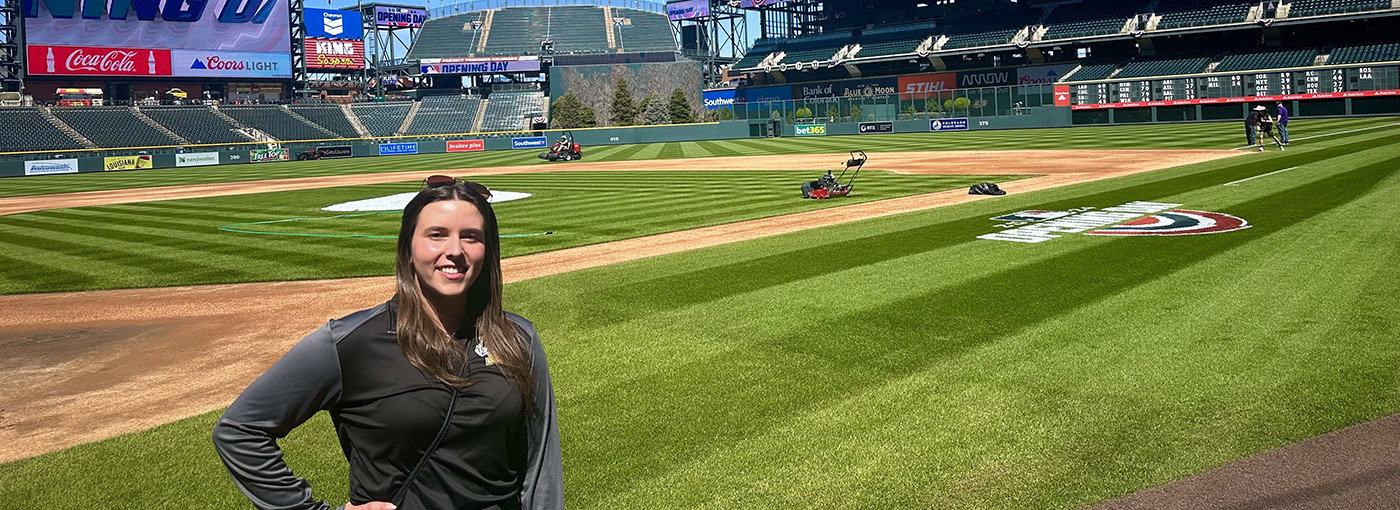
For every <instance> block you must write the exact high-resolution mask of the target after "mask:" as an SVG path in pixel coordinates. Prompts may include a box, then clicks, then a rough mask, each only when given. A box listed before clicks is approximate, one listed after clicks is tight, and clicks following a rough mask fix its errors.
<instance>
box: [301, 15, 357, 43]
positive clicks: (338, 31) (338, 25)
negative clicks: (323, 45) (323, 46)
mask: <svg viewBox="0 0 1400 510" xmlns="http://www.w3.org/2000/svg"><path fill="white" fill-rule="evenodd" d="M303 12H305V14H304V15H303V18H302V19H305V20H306V36H307V37H319V38H322V39H364V37H365V24H364V21H363V18H361V17H360V13H359V11H333V10H330V9H311V8H306V9H303Z"/></svg>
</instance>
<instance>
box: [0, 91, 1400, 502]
mask: <svg viewBox="0 0 1400 510" xmlns="http://www.w3.org/2000/svg"><path fill="white" fill-rule="evenodd" d="M1290 128H1291V129H1290V130H1291V132H1292V136H1293V139H1294V143H1293V144H1292V146H1290V147H1288V150H1287V151H1286V152H1280V151H1278V150H1277V149H1276V148H1270V150H1269V151H1268V152H1265V153H1262V154H1261V153H1255V152H1253V151H1252V150H1249V151H1244V150H1231V149H1237V148H1239V145H1242V138H1243V135H1242V133H1240V131H1242V130H1241V129H1240V125H1239V124H1238V123H1233V122H1232V123H1219V124H1183V125H1140V126H1105V127H1082V128H1071V129H1040V130H1018V131H980V132H979V131H972V132H961V133H927V134H891V135H867V136H856V137H813V138H797V139H790V138H783V139H753V140H728V141H708V142H693V143H689V142H688V143H667V144H650V145H618V146H607V147H590V148H587V149H586V150H587V152H586V154H587V159H585V161H583V162H575V163H555V164H548V163H544V162H542V161H539V160H537V159H536V158H535V157H534V153H533V152H528V151H518V152H487V153H477V154H469V155H458V154H452V155H422V156H399V157H379V158H368V159H351V160H324V161H315V162H288V163H275V164H266V165H236V166H221V167H204V168H182V169H168V170H141V171H129V172H114V173H103V174H77V175H60V176H44V177H31V178H14V179H5V180H0V350H3V352H4V353H5V355H4V356H0V379H3V380H4V381H6V384H4V385H0V462H3V464H0V508H32V507H38V508H80V507H131V506H138V505H139V506H141V507H144V508H246V507H248V503H247V501H246V499H244V497H243V496H242V494H240V493H239V492H238V491H237V489H236V488H235V487H234V486H233V484H232V482H231V481H230V479H229V477H228V475H227V474H226V473H225V471H224V468H223V466H222V464H220V462H219V459H218V457H217V455H216V454H215V453H214V450H213V447H212V443H211V442H210V440H209V436H210V432H211V428H212V426H213V423H214V421H215V420H216V419H217V418H218V416H219V414H220V413H221V412H222V407H223V406H226V405H227V404H228V403H230V402H231V401H232V400H233V399H234V398H235V397H236V396H237V395H238V392H239V391H240V390H241V389H242V388H243V387H244V386H246V385H247V384H248V382H250V381H251V380H252V379H253V378H255V377H256V376H257V375H258V374H260V373H261V372H262V371H263V370H265V369H266V368H267V367H268V366H270V365H271V364H272V363H273V362H274V361H276V359H277V358H278V357H280V356H281V354H282V353H284V352H286V350H287V349H288V348H290V346H291V345H293V344H294V343H295V342H296V341H297V340H299V339H300V338H301V336H302V335H304V334H306V333H309V332H310V331H311V330H312V329H314V328H315V327H316V326H317V325H319V324H321V323H323V322H324V321H325V320H327V319H330V318H334V317H339V316H342V315H345V314H347V313H349V312H352V311H354V310H358V309H361V308H366V307H369V306H373V305H374V304H377V303H378V302H381V301H383V300H385V299H387V298H388V297H389V296H390V295H391V293H392V288H393V286H392V280H391V278H390V277H388V275H390V274H391V273H392V269H393V268H392V252H393V245H394V241H393V239H392V236H393V235H394V234H395V233H396V231H397V227H398V221H399V219H400V217H399V215H398V214H397V213H396V212H395V211H393V210H392V209H387V210H360V211H343V210H339V211H327V210H323V208H327V207H330V206H334V205H337V204H346V203H351V202H355V201H362V200H369V199H376V198H382V197H389V196H393V195H396V194H401V193H410V192H413V191H416V190H417V189H419V187H420V186H421V179H422V178H423V177H424V176H426V175H431V174H433V173H447V174H451V175H459V176H464V177H468V178H471V179H472V180H476V181H479V182H481V183H484V184H486V185H487V186H489V187H490V188H492V189H493V190H497V191H509V192H518V193H522V194H529V196H528V197H527V198H521V199H519V200H512V201H506V202H501V203H499V204H498V205H497V207H496V209H497V213H498V215H499V217H500V221H501V231H502V233H503V234H506V235H508V236H509V237H507V238H505V239H503V241H502V243H503V244H502V250H503V254H504V255H505V256H507V257H508V259H507V260H506V261H505V264H504V265H505V272H506V274H505V276H506V278H507V280H508V282H509V283H508V285H507V287H506V305H507V306H506V308H507V309H508V310H511V311H514V312H517V313H520V314H521V315H524V316H525V317H527V318H529V319H531V320H532V321H534V323H535V324H536V326H537V328H538V330H539V332H540V333H541V336H542V338H543V339H544V345H545V347H546V350H547V352H548V356H549V364H550V368H551V373H552V375H553V378H554V384H555V391H556V393H557V396H558V406H559V420H560V431H561V440H562V446H563V456H564V467H565V490H566V496H567V500H568V504H569V506H570V507H572V508H968V509H984V508H1016V509H1020V508H1081V507H1086V506H1092V505H1096V504H1100V503H1102V502H1105V501H1110V500H1113V499H1115V498H1119V497H1122V496H1125V495H1128V494H1132V493H1135V492H1139V491H1142V490H1144V489H1148V488H1151V487H1157V486H1161V485H1163V484H1168V483H1170V482H1173V481H1175V480H1180V479H1183V478H1186V477H1189V476H1191V475H1194V474H1198V473H1202V472H1207V471H1209V470H1212V469H1214V468H1217V467H1219V466H1223V465H1227V464H1229V463H1231V462H1235V461H1238V460H1240V459H1244V458H1247V457H1250V456H1253V455H1256V454H1259V453H1261V452H1267V451H1269V450H1273V449H1276V448H1280V447H1284V446H1286V445H1289V444H1293V443H1297V442H1299V441H1304V440H1307V439H1309V438H1312V437H1315V436H1318V435H1321V434H1325V433H1328V432H1332V431H1336V430H1339V429H1343V428H1346V427H1349V426H1352V425H1356V424H1361V423H1365V422H1370V421H1372V420H1376V419H1379V418H1383V417H1386V416H1390V415H1393V414H1395V413H1397V412H1400V342H1397V341H1396V339H1397V338H1400V307H1397V306H1396V305H1395V303H1397V302H1400V223H1397V222H1396V221H1394V218H1396V217H1400V201H1397V200H1396V197H1400V172H1398V171H1397V169H1398V168H1400V119H1396V118H1352V119H1326V120H1309V119H1299V120H1296V121H1295V125H1293V126H1290ZM853 149H861V150H864V151H866V152H867V153H869V154H870V160H869V163H868V164H867V166H866V169H865V170H863V171H862V173H861V174H860V178H859V180H858V181H857V183H856V188H855V191H854V192H853V193H852V195H851V196H850V197H846V198H843V199H833V200H825V201H808V200H802V199H800V198H799V193H798V187H799V185H800V183H801V182H802V181H805V180H811V179H814V178H816V177H817V176H818V175H820V173H821V172H824V171H826V170H837V171H838V173H839V170H840V167H841V162H842V161H843V160H844V159H845V157H846V151H848V150H853ZM979 182H996V183H998V184H999V185H1000V186H1001V187H1002V188H1003V189H1006V190H1007V191H1008V192H1009V194H1008V195H1006V196H1002V197H971V196H968V195H967V194H966V191H965V190H966V188H967V186H969V185H971V184H974V183H979ZM546 232H549V234H546ZM1393 443H1394V442H1393V441H1391V444H1389V445H1388V446H1382V448H1384V447H1388V448H1392V449H1394V448H1396V446H1395V445H1394V444H1393ZM279 444H280V445H281V446H282V448H283V449H284V451H285V452H286V457H287V460H288V463H289V464H290V465H291V466H292V468H293V469H294V470H295V471H296V472H297V474H298V475H299V476H304V477H306V478H308V479H309V480H310V483H311V485H312V487H313V488H314V489H315V491H316V494H317V497H319V498H323V499H325V500H326V501H327V502H328V503H331V504H332V505H333V506H334V505H339V504H342V503H344V502H345V499H346V494H347V487H346V484H347V476H348V475H347V472H346V466H345V462H344V458H343V456H342V453H341V450H340V447H339V445H338V443H337V441H336V436H335V433H334V430H333V429H332V426H331V423H330V420H329V418H328V417H327V416H326V415H325V414H324V413H322V414H320V415H318V416H316V417H315V418H313V419H312V420H311V421H309V422H307V423H306V424H305V425H303V426H302V427H300V428H298V429H297V430H296V431H295V432H294V433H293V434H292V435H291V436H289V437H287V438H286V439H284V440H282V441H280V443H279ZM1397 453H1400V451H1397Z"/></svg>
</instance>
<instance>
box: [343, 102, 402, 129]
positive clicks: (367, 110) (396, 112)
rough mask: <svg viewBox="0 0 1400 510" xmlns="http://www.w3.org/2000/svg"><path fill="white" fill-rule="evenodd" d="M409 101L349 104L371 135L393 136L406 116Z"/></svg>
mask: <svg viewBox="0 0 1400 510" xmlns="http://www.w3.org/2000/svg"><path fill="white" fill-rule="evenodd" d="M412 106H413V105H412V104H411V103H407V102H396V103H362V104H356V105H352V106H350V109H351V111H352V112H354V114H355V116H356V117H359V118H360V123H361V124H364V125H365V129H366V130H368V131H369V134H370V135H372V136H393V135H394V132H395V131H398V129H399V126H401V125H403V119H404V117H407V116H408V109H409V108H410V107H412Z"/></svg>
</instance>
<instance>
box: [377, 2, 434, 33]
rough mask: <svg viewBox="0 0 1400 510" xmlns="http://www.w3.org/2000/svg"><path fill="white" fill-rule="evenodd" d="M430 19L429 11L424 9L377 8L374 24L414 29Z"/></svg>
mask: <svg viewBox="0 0 1400 510" xmlns="http://www.w3.org/2000/svg"><path fill="white" fill-rule="evenodd" d="M426 19H428V11H425V10H423V9H410V8H405V7H375V8H374V24H375V25H378V26H381V27H412V28H419V27H422V26H423V21H424V20H426Z"/></svg>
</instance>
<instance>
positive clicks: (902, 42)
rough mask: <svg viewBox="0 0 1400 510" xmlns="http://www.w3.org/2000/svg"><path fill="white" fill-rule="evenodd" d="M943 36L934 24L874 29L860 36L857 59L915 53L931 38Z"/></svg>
mask: <svg viewBox="0 0 1400 510" xmlns="http://www.w3.org/2000/svg"><path fill="white" fill-rule="evenodd" d="M936 35H941V34H940V31H939V29H938V27H937V26H935V25H934V24H933V23H920V24H917V25H905V26H899V27H891V28H872V29H870V30H866V31H865V32H864V33H863V34H861V36H860V46H861V49H860V53H858V54H856V56H857V57H879V56H884V55H900V54H904V53H913V52H914V51H915V50H917V49H918V48H919V45H920V44H922V43H923V42H924V41H925V40H927V39H928V38H929V37H932V36H936Z"/></svg>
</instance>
